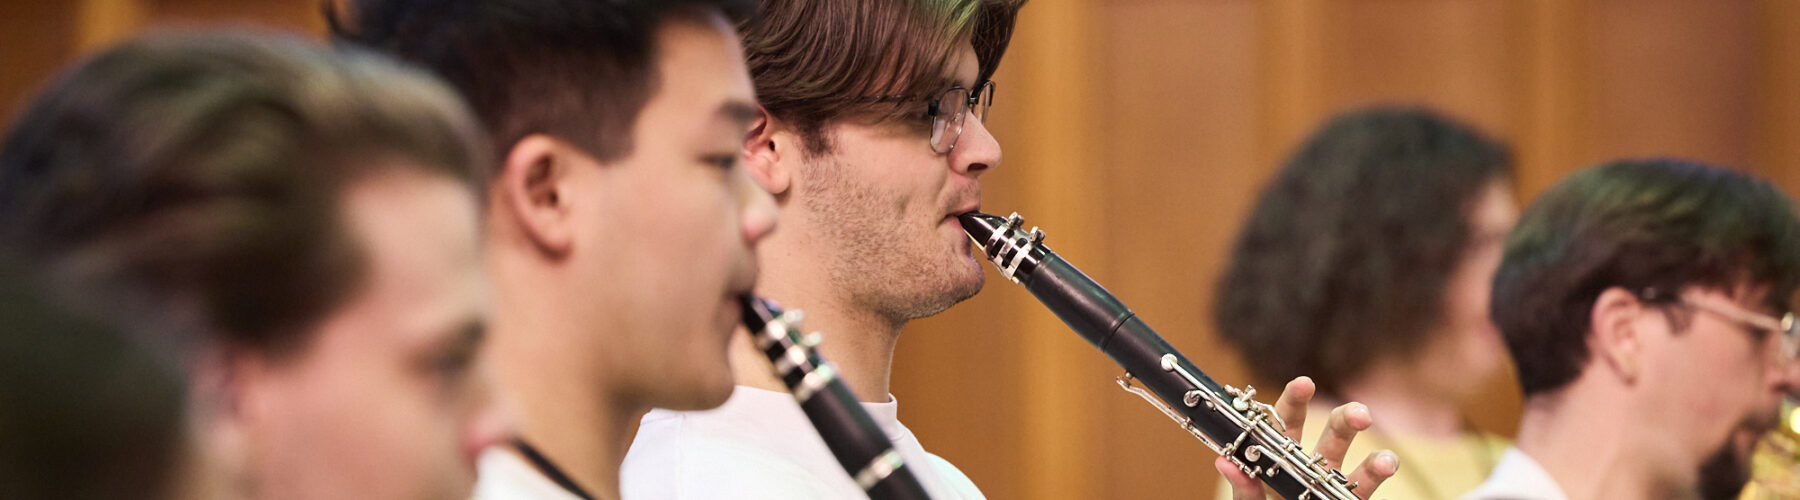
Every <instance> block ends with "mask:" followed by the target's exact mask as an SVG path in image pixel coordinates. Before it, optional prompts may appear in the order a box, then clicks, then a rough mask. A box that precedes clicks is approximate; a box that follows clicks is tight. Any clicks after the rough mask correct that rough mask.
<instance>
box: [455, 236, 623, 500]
mask: <svg viewBox="0 0 1800 500" xmlns="http://www.w3.org/2000/svg"><path fill="white" fill-rule="evenodd" d="M500 253H501V252H490V259H491V260H490V261H489V262H490V266H489V269H490V270H493V271H494V272H492V273H490V274H491V278H490V279H492V280H493V283H494V287H495V290H496V293H495V305H496V306H495V308H494V314H493V315H492V318H491V320H490V321H491V322H490V325H491V326H490V331H491V332H492V334H491V335H489V346H488V347H489V352H490V354H489V361H490V362H491V363H492V368H493V369H494V375H495V376H496V381H497V383H498V389H499V390H498V393H499V399H500V400H501V402H502V404H504V405H505V407H506V408H507V409H508V410H509V411H511V413H512V415H513V416H514V417H515V423H516V425H517V427H516V431H517V433H518V436H519V437H520V438H521V439H523V440H525V442H527V443H529V444H530V445H531V446H532V447H533V448H536V449H537V450H538V452H539V453H542V454H543V455H544V457H545V458H546V459H548V460H549V461H550V462H551V463H553V464H555V465H556V467H557V468H559V469H561V470H562V472H563V473H564V474H566V475H568V476H569V478H570V479H572V480H573V481H574V482H575V483H576V484H578V485H580V486H581V487H582V488H583V489H585V490H587V492H588V493H590V494H592V495H594V497H595V498H608V499H610V498H618V497H619V465H620V463H622V462H623V460H624V456H625V451H626V448H627V447H628V446H629V445H630V440H631V435H632V434H633V433H634V432H636V430H637V426H636V424H637V421H638V419H639V418H641V417H642V416H643V414H644V413H646V412H648V411H649V407H647V406H645V405H643V404H640V402H639V401H638V400H636V399H634V398H632V397H629V396H628V395H627V394H625V391H623V390H621V389H618V387H620V385H621V384H618V383H616V382H618V381H609V380H606V379H605V377H606V376H607V374H608V373H609V372H608V371H607V370H604V369H602V368H601V367H594V366H589V365H592V364H593V363H592V362H591V360H589V359H587V357H585V356H580V355H576V354H574V353H570V352H569V349H567V348H566V347H565V344H566V343H565V342H561V341H560V340H561V339H568V338H573V337H577V336H581V335H593V334H594V333H595V332H589V331H579V330H571V326H570V325H569V322H567V321H560V320H559V318H563V317H565V316H566V311H565V312H564V313H559V312H558V310H559V309H562V308H564V307H568V306H567V305H566V304H563V303H561V302H559V301H558V298H557V297H555V296H553V295H554V294H550V293H546V292H544V291H545V290H557V289H558V287H555V286H545V285H544V284H545V283H555V280H554V279H538V278H544V276H542V275H541V273H540V274H533V273H532V272H530V271H531V270H532V269H530V268H529V267H521V264H523V263H522V262H518V261H513V262H510V263H504V262H500V258H499V257H493V256H492V254H500ZM508 264H510V266H509V265H508ZM515 453H516V452H515Z"/></svg>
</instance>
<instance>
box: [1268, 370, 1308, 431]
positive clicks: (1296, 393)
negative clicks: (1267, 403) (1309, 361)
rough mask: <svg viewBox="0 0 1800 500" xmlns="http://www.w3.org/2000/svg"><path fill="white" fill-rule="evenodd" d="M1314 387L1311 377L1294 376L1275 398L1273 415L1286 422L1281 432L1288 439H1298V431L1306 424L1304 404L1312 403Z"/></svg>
mask: <svg viewBox="0 0 1800 500" xmlns="http://www.w3.org/2000/svg"><path fill="white" fill-rule="evenodd" d="M1314 392H1316V387H1315V386H1314V385H1313V381H1312V378H1309V377H1296V378H1294V380H1291V381H1289V382H1288V384H1287V387H1286V388H1283V389H1282V390H1281V396H1279V397H1277V398H1276V399H1275V416H1277V417H1281V420H1282V421H1283V422H1285V423H1286V424H1287V428H1286V429H1282V431H1281V433H1282V434H1285V435H1287V437H1288V439H1292V440H1295V441H1299V440H1300V431H1301V429H1302V428H1304V427H1305V426H1306V405H1307V404H1310V403H1312V397H1313V393H1314Z"/></svg>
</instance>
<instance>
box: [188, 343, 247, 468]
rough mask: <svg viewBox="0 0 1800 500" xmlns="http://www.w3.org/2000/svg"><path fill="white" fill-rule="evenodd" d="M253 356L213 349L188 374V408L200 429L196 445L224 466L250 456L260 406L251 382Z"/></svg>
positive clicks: (205, 350)
mask: <svg viewBox="0 0 1800 500" xmlns="http://www.w3.org/2000/svg"><path fill="white" fill-rule="evenodd" d="M250 355H252V353H250V352H248V351H247V350H244V349H234V348H209V349H203V350H202V352H201V353H200V354H198V355H196V356H195V357H194V362H193V363H192V367H193V368H192V369H191V370H190V371H189V372H188V377H189V385H188V386H189V387H190V388H191V389H190V392H189V394H188V407H189V408H191V409H192V410H191V411H193V412H194V415H193V418H194V419H195V420H196V421H197V422H198V424H199V427H200V428H202V429H205V431H204V432H201V433H200V434H199V435H198V436H196V437H197V440H196V442H197V443H198V446H201V447H202V448H204V449H205V450H206V451H205V453H206V454H207V455H208V456H211V457H218V459H219V460H222V461H224V462H223V463H245V457H247V456H248V455H249V453H250V447H249V443H250V435H251V434H252V431H251V428H252V427H254V424H253V423H252V421H253V420H254V419H255V418H256V416H255V414H254V408H252V406H251V405H254V404H256V402H255V401H254V398H253V394H251V391H250V388H251V382H250V381H249V380H248V377H249V375H248V374H249V372H250V370H253V369H254V367H252V366H250V363H251V362H252V360H251V359H249V358H246V357H245V356H250Z"/></svg>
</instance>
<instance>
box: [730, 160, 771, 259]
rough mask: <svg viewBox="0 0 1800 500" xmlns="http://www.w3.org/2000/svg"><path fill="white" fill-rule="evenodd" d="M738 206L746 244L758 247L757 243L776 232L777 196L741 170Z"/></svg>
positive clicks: (739, 223) (740, 224)
mask: <svg viewBox="0 0 1800 500" xmlns="http://www.w3.org/2000/svg"><path fill="white" fill-rule="evenodd" d="M739 172H740V174H739V178H738V183H737V184H738V208H739V210H738V211H739V213H740V214H742V218H741V220H740V221H739V222H738V225H739V226H740V228H741V229H742V230H743V236H744V245H745V246H747V247H750V248H756V244H757V242H759V241H762V239H763V238H764V237H767V236H768V235H769V233H773V232H775V224H776V214H777V213H778V212H777V210H776V209H775V197H774V196H772V195H770V194H769V192H768V191H766V190H763V188H762V186H760V185H758V184H757V183H756V181H755V180H753V179H751V178H750V175H749V174H748V173H745V172H743V171H742V170H740V171H739Z"/></svg>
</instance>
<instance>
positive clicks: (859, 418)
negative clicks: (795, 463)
mask: <svg viewBox="0 0 1800 500" xmlns="http://www.w3.org/2000/svg"><path fill="white" fill-rule="evenodd" d="M741 302H742V305H743V309H744V311H743V314H744V326H745V327H747V328H749V329H750V334H751V336H752V337H753V338H754V339H755V341H756V346H757V348H758V349H761V350H762V351H763V354H766V355H768V357H769V361H770V362H771V363H773V364H774V369H775V375H776V376H777V377H781V381H782V382H783V383H784V384H787V387H788V390H789V391H790V392H792V393H793V394H794V399H795V400H796V401H798V402H799V403H800V409H801V411H804V412H805V413H806V418H807V419H808V420H811V421H812V424H813V427H814V428H816V429H818V430H819V436H820V437H821V438H824V440H825V445H826V447H828V448H831V454H832V455H833V456H835V457H837V461H838V464H839V465H843V466H844V471H846V472H848V473H849V474H850V478H851V479H852V480H854V481H855V482H856V484H857V486H860V487H862V489H863V491H864V492H866V493H868V494H869V498H871V499H874V500H889V499H893V500H911V499H928V498H931V497H930V496H929V495H928V494H926V493H925V487H924V485H922V484H920V483H919V479H918V478H917V477H914V476H913V474H912V470H911V469H909V468H908V467H907V466H906V462H905V461H904V460H902V459H901V458H900V452H899V451H896V450H895V449H894V444H893V442H892V441H889V440H888V437H887V434H884V433H883V432H882V431H881V427H880V426H877V425H875V419H874V418H871V417H870V416H869V413H868V412H867V411H864V410H863V407H862V403H860V402H859V401H860V400H858V399H857V398H856V395H855V394H853V393H851V392H850V388H849V387H848V386H846V385H844V381H843V380H841V379H839V378H838V376H837V368H835V367H834V366H833V365H832V364H831V363H829V362H827V361H825V360H824V359H823V358H822V357H820V356H819V351H818V348H817V346H818V339H817V337H816V336H803V335H801V333H800V329H801V326H800V312H799V311H785V312H784V311H782V310H781V309H780V308H779V307H776V306H775V305H774V304H771V303H770V302H768V301H766V300H763V299H761V298H757V297H754V296H749V295H745V296H744V297H743V298H742V299H741Z"/></svg>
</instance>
